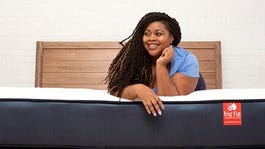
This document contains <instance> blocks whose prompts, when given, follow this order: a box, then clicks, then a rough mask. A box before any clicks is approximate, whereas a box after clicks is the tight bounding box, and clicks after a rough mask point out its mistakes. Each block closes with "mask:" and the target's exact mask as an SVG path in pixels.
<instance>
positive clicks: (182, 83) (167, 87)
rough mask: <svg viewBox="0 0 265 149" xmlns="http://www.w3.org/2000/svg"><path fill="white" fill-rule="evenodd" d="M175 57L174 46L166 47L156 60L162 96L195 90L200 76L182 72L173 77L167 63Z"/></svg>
mask: <svg viewBox="0 0 265 149" xmlns="http://www.w3.org/2000/svg"><path fill="white" fill-rule="evenodd" d="M173 57H174V49H173V47H172V46H171V47H168V48H166V49H165V50H164V51H163V52H162V55H161V56H160V57H159V58H158V59H157V61H156V83H157V91H158V95H160V96H176V95H187V94H189V93H191V92H193V91H194V89H195V88H196V85H197V81H198V78H196V77H188V76H185V75H183V74H181V73H176V74H174V75H173V76H172V77H171V78H170V75H169V70H168V69H167V64H168V63H169V62H170V61H171V60H172V59H173Z"/></svg>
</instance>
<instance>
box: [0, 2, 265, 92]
mask: <svg viewBox="0 0 265 149" xmlns="http://www.w3.org/2000/svg"><path fill="white" fill-rule="evenodd" d="M149 11H163V12H166V13H168V14H169V15H171V16H172V17H175V18H176V19H177V20H178V21H179V23H180V25H181V27H182V33H183V40H186V41H192V40H195V41H200V40H201V41H206V40H211V41H212V40H220V41H221V44H222V66H223V68H222V69H223V87H224V88H255V87H258V88H264V87H265V65H264V64H265V1H264V0H163V1H162V0H94V1H92V0H24V1H23V0H0V70H1V71H0V86H16V87H33V86H34V74H35V52H36V46H35V44H36V41H39V40H45V41H81V40H85V41H113V40H114V41H115V40H117V41H120V40H122V39H124V38H125V37H127V36H129V35H130V34H131V32H132V30H133V29H134V27H135V26H136V23H137V22H138V21H139V19H140V18H141V17H142V16H143V15H144V14H146V13H147V12H149Z"/></svg>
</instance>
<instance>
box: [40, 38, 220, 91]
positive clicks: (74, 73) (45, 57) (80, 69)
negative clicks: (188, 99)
mask: <svg viewBox="0 0 265 149" xmlns="http://www.w3.org/2000/svg"><path fill="white" fill-rule="evenodd" d="M179 46H180V47H183V48H185V49H187V50H189V51H191V52H192V53H193V54H194V55H196V56H197V58H198V59H199V63H200V72H201V73H202V75H203V77H204V79H205V81H206V85H207V89H217V88H222V72H221V47H220V41H211V42H208V41H207V42H205V41H200V42H194V41H192V42H191V41H185V42H181V43H180V45H179ZM120 49H121V45H120V44H119V43H118V42H89V41H88V42H46V41H38V42H37V55H36V74H35V87H61V88H92V89H106V84H104V83H103V82H102V80H104V78H105V77H106V74H107V70H108V67H109V64H110V63H111V61H112V59H113V58H114V57H115V55H116V54H117V52H118V51H119V50H120Z"/></svg>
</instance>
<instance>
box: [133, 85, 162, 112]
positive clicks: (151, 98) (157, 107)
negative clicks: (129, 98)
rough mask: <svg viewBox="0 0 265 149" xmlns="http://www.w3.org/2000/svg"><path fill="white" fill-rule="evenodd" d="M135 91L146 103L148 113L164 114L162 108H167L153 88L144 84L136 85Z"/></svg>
mask: <svg viewBox="0 0 265 149" xmlns="http://www.w3.org/2000/svg"><path fill="white" fill-rule="evenodd" d="M134 89H135V93H136V95H137V97H138V98H139V99H141V101H142V102H143V104H144V107H145V110H146V111H147V113H148V114H151V113H152V114H153V115H154V116H157V114H159V115H162V112H161V110H162V109H165V108H164V105H163V103H162V101H161V99H160V98H159V97H158V96H157V95H156V94H155V93H154V92H153V90H152V89H151V88H149V87H148V86H146V85H144V84H135V85H134Z"/></svg>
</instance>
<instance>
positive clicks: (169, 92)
mask: <svg viewBox="0 0 265 149" xmlns="http://www.w3.org/2000/svg"><path fill="white" fill-rule="evenodd" d="M156 83H157V94H158V95H159V96H176V95H179V92H178V90H177V88H176V85H175V84H174V82H173V81H172V80H171V78H170V76H169V72H168V69H167V67H166V66H161V65H156Z"/></svg>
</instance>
